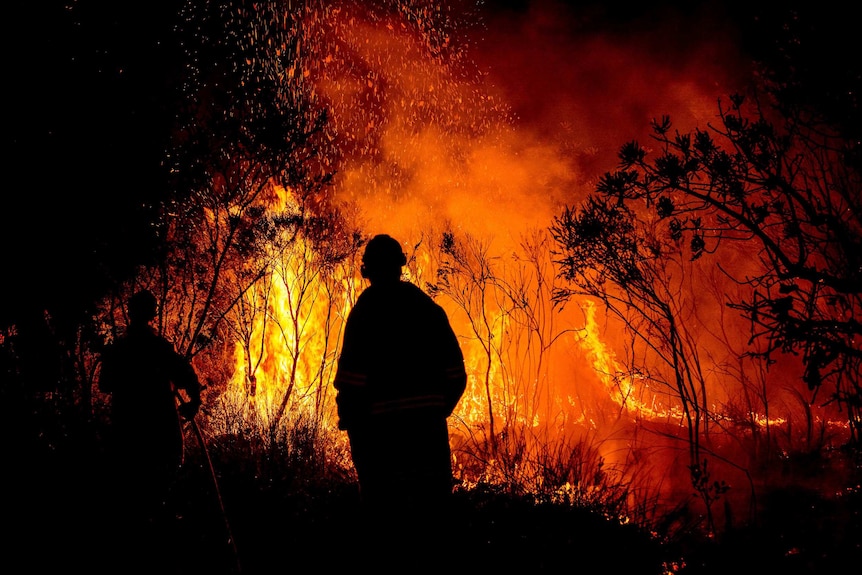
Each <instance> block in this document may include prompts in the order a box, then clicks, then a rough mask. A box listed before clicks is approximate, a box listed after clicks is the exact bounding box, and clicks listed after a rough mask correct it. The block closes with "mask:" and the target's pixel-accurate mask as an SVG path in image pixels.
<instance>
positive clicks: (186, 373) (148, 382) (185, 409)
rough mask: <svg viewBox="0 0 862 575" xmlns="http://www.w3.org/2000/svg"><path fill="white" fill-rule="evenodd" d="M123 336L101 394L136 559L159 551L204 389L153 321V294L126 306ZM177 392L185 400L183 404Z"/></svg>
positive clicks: (121, 511) (122, 515) (112, 352)
mask: <svg viewBox="0 0 862 575" xmlns="http://www.w3.org/2000/svg"><path fill="white" fill-rule="evenodd" d="M127 310H128V317H129V324H128V326H127V328H126V332H125V334H123V336H122V337H120V338H118V339H117V340H115V341H114V342H113V343H111V344H109V345H108V346H106V347H105V349H104V351H103V353H102V364H101V371H100V374H99V389H100V390H101V391H102V392H104V393H109V394H111V423H112V431H113V435H112V443H111V454H112V456H113V459H112V461H113V462H114V464H115V465H114V470H115V474H114V476H113V477H112V480H113V482H114V485H113V493H114V494H115V496H116V503H117V505H118V509H117V510H116V512H117V514H118V517H117V521H118V523H119V524H118V525H117V529H118V530H120V531H122V530H123V529H128V531H127V532H126V533H121V534H119V535H118V536H120V537H122V538H123V539H124V542H125V543H127V544H128V546H130V547H131V548H132V549H134V550H135V552H136V554H138V559H139V560H147V559H151V558H153V557H155V554H156V553H157V552H158V551H159V549H156V548H155V546H156V545H157V544H156V543H154V542H153V541H152V540H151V537H152V536H154V535H153V534H154V533H156V530H157V529H158V528H159V527H158V525H157V523H158V522H159V518H160V517H159V516H160V514H162V515H164V514H165V513H167V512H168V511H167V498H168V497H169V494H170V490H171V488H172V486H173V484H174V483H175V481H176V479H177V477H178V474H179V470H180V467H181V465H182V462H183V450H184V447H183V430H182V419H191V418H193V417H194V416H195V415H196V413H197V412H198V409H199V407H200V405H201V385H200V382H199V380H198V377H197V374H196V373H195V371H194V369H193V367H192V365H191V363H190V362H189V361H188V360H187V359H186V358H185V357H183V356H182V355H181V354H179V353H177V352H176V350H175V349H174V346H173V344H171V343H170V342H169V341H168V340H167V339H165V338H164V337H162V336H160V335H159V334H157V333H156V331H155V330H154V329H153V327H152V326H151V325H150V322H151V321H152V320H153V319H154V318H155V317H156V314H157V310H158V304H157V302H156V298H155V297H154V296H153V294H152V293H151V292H149V291H146V290H145V291H140V292H137V293H136V294H134V295H133V296H132V297H130V298H129V300H128V303H127ZM178 390H184V392H185V394H186V397H187V400H183V401H179V400H178V398H179V394H178Z"/></svg>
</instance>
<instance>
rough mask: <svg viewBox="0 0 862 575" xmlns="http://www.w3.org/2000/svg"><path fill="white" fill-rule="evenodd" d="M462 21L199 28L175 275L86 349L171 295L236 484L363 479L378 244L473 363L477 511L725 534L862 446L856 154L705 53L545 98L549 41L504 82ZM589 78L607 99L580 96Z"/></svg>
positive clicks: (175, 149)
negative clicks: (363, 411) (355, 357)
mask: <svg viewBox="0 0 862 575" xmlns="http://www.w3.org/2000/svg"><path fill="white" fill-rule="evenodd" d="M447 4H448V3H433V2H424V1H421V0H420V1H400V2H397V1H393V2H381V3H375V4H373V5H370V4H369V3H366V2H361V1H350V0H346V1H343V2H316V1H313V0H308V1H299V2H257V3H247V2H188V3H186V4H185V5H184V7H183V10H182V12H181V14H180V21H179V23H178V27H177V33H178V34H180V35H181V37H182V38H183V48H184V50H185V55H186V60H185V62H184V67H183V71H182V74H181V77H180V78H177V79H176V83H175V84H174V85H173V86H172V89H173V92H172V97H173V98H175V101H176V104H177V105H176V110H177V113H176V116H175V118H176V125H175V127H174V128H175V131H174V133H173V139H172V140H171V145H170V148H169V149H168V150H167V151H166V154H165V159H164V167H165V173H166V177H167V178H168V179H169V181H170V183H171V186H172V192H173V193H172V195H171V196H170V198H169V200H167V201H165V202H163V203H161V204H159V205H158V206H157V208H158V210H157V211H158V218H157V221H156V222H155V226H154V228H153V230H154V233H155V234H156V235H157V238H158V240H159V245H160V246H162V247H163V252H162V253H161V254H160V255H161V257H160V258H159V261H158V263H157V264H154V265H149V266H145V267H141V268H140V269H139V270H137V272H136V273H135V275H134V277H132V278H131V279H130V280H129V281H127V282H125V283H124V284H123V285H122V286H120V287H119V289H118V290H117V291H116V293H114V294H112V296H110V297H108V298H106V299H105V300H104V302H103V303H102V305H101V307H100V310H99V313H98V314H97V316H96V318H95V320H96V323H97V332H98V337H97V338H95V339H96V340H98V339H99V338H101V339H103V340H105V341H109V340H111V339H112V338H113V337H114V336H115V335H116V334H117V333H118V330H120V329H121V328H122V327H123V326H124V325H125V323H126V321H125V318H124V317H123V316H122V306H121V305H120V302H122V301H123V300H124V299H125V297H126V296H127V295H128V294H129V293H132V292H133V291H135V290H137V289H139V288H141V287H146V288H148V289H150V290H152V291H153V292H154V293H156V294H157V295H158V296H159V299H160V301H161V302H163V306H162V308H161V309H160V315H159V317H158V322H157V324H158V328H159V330H160V331H161V332H162V333H163V334H164V335H166V336H167V337H168V338H169V339H171V340H172V341H173V342H175V345H176V347H177V348H178V349H179V350H181V351H182V352H183V353H185V354H186V355H188V356H189V357H191V358H193V362H194V365H195V367H196V369H197V371H198V373H199V375H200V378H201V381H202V382H203V383H204V385H205V386H206V389H205V393H204V408H203V411H202V415H201V416H200V417H199V418H198V422H199V425H200V428H201V431H202V433H203V436H205V437H206V438H207V441H208V442H210V445H211V449H212V450H213V454H214V456H215V457H216V458H217V460H219V461H221V463H223V464H227V463H226V461H227V459H224V460H221V458H222V457H224V458H227V455H228V454H230V453H235V452H237V451H243V450H246V451H248V452H251V451H255V450H261V451H267V450H268V451H269V452H270V453H278V454H279V456H281V457H284V458H285V459H286V460H291V461H294V462H296V463H297V464H298V465H302V466H305V467H306V468H307V469H312V468H313V469H315V470H316V471H317V475H318V477H326V478H327V481H330V480H333V481H334V479H333V478H336V477H337V478H345V477H347V478H349V477H350V474H351V469H350V460H349V456H348V454H347V449H346V438H345V437H344V435H343V434H342V433H340V432H339V431H338V430H337V429H336V426H335V405H334V389H333V388H332V385H331V382H332V378H333V375H334V370H335V366H336V360H337V357H338V353H339V349H338V346H339V342H340V341H341V336H342V331H343V328H344V322H345V320H346V317H347V314H348V312H349V311H350V309H351V307H352V304H353V303H354V302H355V300H356V297H357V296H358V294H359V292H360V291H361V290H362V288H363V285H364V284H363V280H362V279H361V277H360V274H359V261H358V260H359V255H360V253H361V250H362V247H363V245H364V242H365V240H366V239H367V238H368V237H371V236H372V235H374V234H375V233H389V234H392V235H393V236H395V237H398V238H399V239H401V241H402V243H403V244H404V245H405V246H409V248H410V249H409V251H408V253H407V256H408V263H407V266H406V267H405V270H406V272H405V273H406V279H409V280H410V281H412V282H414V283H416V284H417V285H420V286H421V287H423V288H424V289H425V290H426V291H427V292H428V293H429V294H431V295H432V296H434V298H435V299H436V301H437V302H438V303H440V305H442V306H443V307H444V308H445V309H446V311H447V313H448V314H449V317H450V319H451V321H452V324H453V327H454V329H455V331H456V333H457V335H458V336H459V339H460V341H461V345H462V348H463V350H464V354H465V357H466V366H467V372H468V378H469V379H468V388H467V392H466V394H465V396H464V398H463V399H462V401H461V403H460V404H459V406H458V407H457V409H456V411H455V413H454V414H453V417H452V418H450V435H451V437H452V438H453V440H452V443H453V445H452V448H453V454H454V462H455V472H456V475H457V478H458V480H459V482H460V484H459V491H461V492H463V493H471V492H473V493H475V492H493V493H498V492H506V493H511V494H513V495H516V496H517V497H526V498H529V499H530V500H531V501H534V502H539V503H554V504H562V505H565V506H574V507H576V508H588V509H601V510H602V513H604V514H605V515H606V516H607V517H609V518H611V519H613V520H614V521H619V522H620V523H623V524H626V523H629V524H632V523H633V524H636V525H637V526H639V527H643V528H645V529H646V530H647V531H651V532H654V533H655V534H657V535H660V536H662V537H670V538H672V537H673V536H674V534H677V533H680V532H690V531H697V532H700V533H703V534H704V536H705V537H714V536H716V535H718V534H721V533H723V532H726V531H728V530H730V529H732V528H733V526H734V524H735V522H739V521H742V522H745V521H747V520H748V519H749V518H753V517H756V516H757V514H758V511H759V507H758V504H759V501H758V499H757V494H758V493H759V492H760V490H761V488H762V487H763V486H764V485H776V483H781V482H792V481H796V480H797V479H798V477H793V478H792V479H790V477H789V475H788V474H790V475H792V474H793V473H794V470H795V468H794V465H795V461H796V460H797V458H798V457H800V456H810V454H813V453H817V454H819V455H820V456H821V457H823V458H829V457H837V453H838V451H839V448H840V447H843V446H847V445H856V446H858V443H859V440H860V433H862V413H860V411H859V409H860V408H859V406H860V380H859V373H860V369H859V367H860V366H859V363H860V360H862V349H860V337H862V333H860V331H862V330H860V327H859V320H858V314H859V313H860V311H862V300H860V293H862V290H860V286H862V282H860V274H862V264H860V260H859V258H860V255H859V254H860V253H862V251H860V239H859V238H860V237H862V235H860V231H862V230H860V221H859V216H860V214H862V206H860V204H859V194H858V190H859V184H860V182H859V172H858V171H857V168H858V167H859V165H858V163H854V162H852V161H849V160H848V156H847V155H846V154H847V152H848V150H847V149H845V148H844V147H843V145H844V143H843V140H842V138H841V134H839V133H836V132H835V131H833V130H831V129H829V128H828V127H827V125H826V124H825V123H823V122H821V118H818V117H814V116H810V115H806V113H805V111H804V110H802V109H794V108H791V109H787V108H784V109H781V108H773V107H772V106H770V104H771V103H774V100H772V98H773V97H774V96H775V94H776V90H775V86H774V85H773V86H770V85H769V83H768V82H767V83H766V84H765V85H761V86H760V87H759V88H760V91H758V92H755V93H753V94H749V95H748V96H747V97H745V98H743V97H741V96H739V97H737V96H733V97H730V96H729V95H727V96H726V94H727V92H729V91H733V92H734V93H735V92H736V91H737V90H739V92H742V91H743V90H744V89H747V88H748V86H743V85H736V84H735V83H736V82H737V81H738V79H739V78H738V76H737V72H736V70H730V69H729V68H730V67H731V66H737V65H738V61H737V60H736V58H737V56H736V55H735V54H728V55H727V56H726V57H727V62H718V63H715V64H713V63H714V62H715V60H714V56H715V54H716V53H717V51H716V49H715V47H714V46H706V45H701V46H697V47H696V49H693V50H691V51H690V52H689V53H688V54H687V59H686V60H682V59H677V60H674V61H671V62H668V61H666V60H662V58H661V57H660V56H661V55H660V54H650V55H649V56H651V57H654V58H655V60H652V59H648V58H644V57H639V60H638V61H637V62H631V61H628V60H627V59H628V58H630V56H626V54H627V53H628V52H627V48H628V47H627V46H625V45H623V43H624V42H625V41H629V42H633V40H623V38H622V34H621V35H620V38H619V39H618V40H619V41H618V42H616V43H615V42H613V41H612V40H609V39H608V38H599V37H596V36H590V35H589V34H586V33H585V34H584V38H582V39H581V40H580V41H579V42H578V43H573V44H571V45H569V44H567V45H565V49H567V50H568V52H567V54H566V56H565V58H561V60H564V61H559V60H552V61H551V62H549V66H550V67H551V71H549V72H548V71H546V72H545V73H546V74H550V75H551V76H552V77H556V78H557V79H558V80H559V84H560V85H557V86H553V85H550V84H552V81H549V79H548V78H536V77H535V75H536V74H537V71H536V70H526V69H525V68H522V67H519V66H520V65H521V63H520V61H519V58H521V59H526V56H525V54H524V52H526V51H528V50H531V49H538V48H537V47H541V46H542V45H543V42H544V40H536V46H534V47H533V48H531V47H528V46H520V47H518V48H517V50H515V49H514V48H512V47H511V46H507V45H502V44H494V46H497V47H499V50H500V53H501V54H500V55H502V58H501V59H500V60H499V61H498V60H495V59H494V58H493V56H492V55H491V54H490V53H489V52H490V51H488V48H487V47H483V46H482V45H481V44H480V40H479V39H480V38H482V37H487V39H488V42H492V43H493V42H495V41H496V40H497V39H496V38H495V36H494V33H493V31H490V30H489V29H488V27H487V25H488V21H487V20H486V19H485V18H486V17H485V16H484V15H483V13H482V11H481V5H477V6H470V5H468V4H466V3H452V4H454V5H453V6H449V5H447ZM546 18H547V14H544V13H542V12H541V11H539V12H532V13H530V18H529V19H528V22H529V23H530V24H531V25H532V24H535V23H538V24H539V25H541V26H544V28H540V29H539V30H541V31H544V32H547V31H548V30H549V29H550V30H551V31H553V30H554V28H553V25H552V24H549V23H548V21H547V19H546ZM525 30H527V32H529V31H530V29H528V28H527V27H526V25H525ZM645 36H646V35H645ZM641 39H643V38H641ZM483 49H484V50H486V51H485V52H483V51H482V50H483ZM558 49H559V48H558ZM516 51H517V52H518V53H517V54H515V52H516ZM477 53H478V54H479V55H478V56H476V54H477ZM555 57H558V56H555ZM705 57H706V58H713V60H712V61H711V62H713V63H711V64H710V66H713V65H714V66H715V69H714V70H713V69H712V68H711V67H710V71H713V72H715V74H714V75H712V76H709V77H708V78H707V77H706V76H705V75H704V72H702V67H699V66H697V65H696V64H700V63H701V62H703V61H704V60H703V59H704V58H705ZM549 58H550V57H549ZM678 58H681V57H678ZM483 59H484V61H483ZM725 65H726V66H727V67H728V69H723V68H722V66H725ZM554 67H556V69H554ZM489 70H494V71H499V70H503V71H506V72H513V71H516V70H520V71H521V72H522V73H523V79H524V81H526V82H527V84H528V85H517V86H516V85H515V83H513V84H510V85H505V84H503V85H502V86H501V85H500V84H498V83H495V79H497V80H498V79H499V77H495V76H494V75H493V74H492V73H489ZM498 73H501V72H498ZM621 76H623V77H625V79H626V80H625V81H624V80H622V79H621ZM655 78H662V79H663V83H662V84H661V86H659V85H657V84H659V83H657V82H655ZM574 82H577V83H579V84H580V87H578V88H577V89H578V90H581V91H582V92H586V91H595V92H597V93H596V94H590V97H589V98H588V97H587V96H586V95H585V94H583V95H580V96H579V95H578V92H575V93H568V94H566V95H565V96H563V95H561V93H562V89H563V87H566V88H568V87H569V86H568V84H569V83H574ZM533 84H538V85H539V86H538V87H539V88H541V89H543V90H546V93H545V94H544V95H543V96H542V103H541V105H538V104H537V105H536V106H535V107H533V108H530V106H531V105H532V104H533V103H534V102H535V100H533V99H532V98H535V97H536V96H535V94H530V89H531V87H534V88H535V86H533ZM563 85H564V86H563ZM770 88H772V89H770ZM555 96H558V97H556V98H554V97H555ZM594 97H595V98H604V99H605V100H606V102H607V106H606V108H605V109H603V110H602V111H601V112H600V114H602V117H601V118H596V117H594V116H593V114H595V112H587V111H585V110H587V109H588V104H589V103H590V99H592V98H594ZM723 97H725V98H726V99H722V98H723ZM550 101H554V102H556V103H555V104H553V105H552V104H551V103H549V102H550ZM528 109H529V110H531V112H529V113H525V112H524V111H525V110H528ZM585 115H586V116H590V117H585ZM549 118H550V120H549ZM672 118H679V120H677V121H676V122H672V120H671V119H672ZM650 120H652V125H651V127H652V132H651V133H644V134H641V133H639V132H641V130H642V129H644V126H647V127H648V126H649V122H650ZM603 123H604V124H605V125H602V124H603ZM632 132H634V134H632ZM632 136H635V137H637V138H643V139H641V140H640V141H631V143H628V144H624V145H622V147H621V148H619V145H620V143H621V142H624V141H625V140H627V139H628V138H630V137H632ZM644 142H647V143H644ZM617 148H619V153H618V155H617V157H616V158H614V157H613V153H615V152H616V151H617ZM97 351H98V345H97V344H96V345H94V346H93V347H92V348H91V349H88V350H86V353H84V354H83V357H84V359H83V360H82V363H81V369H82V372H84V373H86V374H88V375H87V376H86V377H85V380H86V381H87V384H88V385H89V386H90V387H91V388H95V384H96V381H97V380H98V363H97V359H98V354H97V353H96V352H97ZM404 376H405V377H406V378H408V377H410V374H409V373H405V374H404ZM100 402H104V398H101V397H100V396H99V395H98V394H96V395H95V396H94V397H92V404H93V405H94V406H95V407H94V409H95V410H96V411H97V412H98V411H99V410H100V409H101V408H102V405H101V404H100ZM265 460H266V458H262V459H260V460H258V461H256V462H255V463H249V465H257V466H261V465H265V463H264V461H265ZM258 473H260V469H258ZM812 479H813V480H816V481H821V480H822V478H821V477H815V478H812ZM842 481H843V478H840V479H839V480H838V481H837V483H836V484H835V485H834V486H833V485H822V484H821V485H820V487H821V488H822V489H824V490H827V491H829V490H832V491H833V493H834V492H837V491H839V490H840V489H841V485H842ZM680 568H681V567H680V566H678V565H677V566H672V565H667V566H666V569H667V571H668V572H672V571H676V570H678V569H680Z"/></svg>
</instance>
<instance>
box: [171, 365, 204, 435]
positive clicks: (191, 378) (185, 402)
mask: <svg viewBox="0 0 862 575" xmlns="http://www.w3.org/2000/svg"><path fill="white" fill-rule="evenodd" d="M175 365H176V368H175V374H174V378H173V379H174V386H175V387H176V388H177V390H178V391H179V390H183V391H184V392H185V395H186V398H185V399H183V398H182V397H181V398H180V399H181V402H180V406H179V412H180V415H181V416H182V417H183V418H185V419H193V418H194V416H195V415H197V413H198V411H199V410H200V407H201V383H200V380H199V379H198V374H197V373H196V372H195V370H194V367H192V364H191V362H189V361H188V360H187V359H186V358H184V357H182V356H180V355H177V356H176V360H175Z"/></svg>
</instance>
